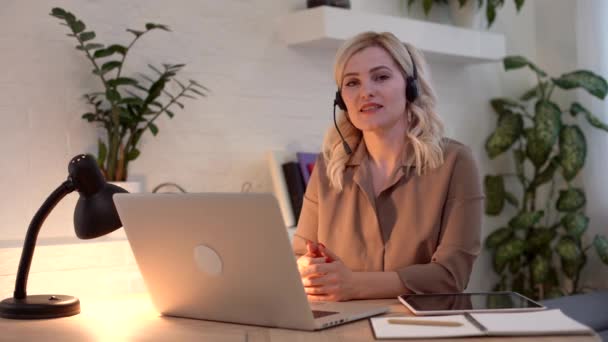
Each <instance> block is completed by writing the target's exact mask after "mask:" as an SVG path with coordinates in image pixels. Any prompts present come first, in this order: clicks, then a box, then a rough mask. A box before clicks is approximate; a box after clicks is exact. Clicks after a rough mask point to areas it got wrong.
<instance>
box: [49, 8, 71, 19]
mask: <svg viewBox="0 0 608 342" xmlns="http://www.w3.org/2000/svg"><path fill="white" fill-rule="evenodd" d="M66 14H67V12H66V11H65V10H64V9H63V8H60V7H54V8H53V9H52V10H51V15H52V16H54V17H57V18H59V19H65V15H66Z"/></svg>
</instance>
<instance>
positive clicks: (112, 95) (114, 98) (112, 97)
mask: <svg viewBox="0 0 608 342" xmlns="http://www.w3.org/2000/svg"><path fill="white" fill-rule="evenodd" d="M106 97H107V98H108V100H109V101H111V102H119V101H120V93H119V92H117V91H116V89H113V88H109V89H108V90H107V91H106Z"/></svg>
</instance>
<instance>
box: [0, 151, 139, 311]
mask: <svg viewBox="0 0 608 342" xmlns="http://www.w3.org/2000/svg"><path fill="white" fill-rule="evenodd" d="M68 173H69V175H68V179H67V180H66V181H65V182H63V183H62V184H61V185H60V186H59V187H58V188H57V189H55V191H53V193H51V195H50V196H49V197H48V198H47V199H46V201H44V203H43V204H42V206H41V207H40V209H38V212H36V215H34V217H33V218H32V222H30V226H29V228H28V229H27V235H26V236H25V242H24V243H23V251H22V252H21V261H20V262H19V270H18V271H17V280H16V282H15V292H14V294H13V297H12V298H7V299H5V300H3V301H2V302H0V317H4V318H13V319H40V318H57V317H65V316H72V315H76V314H78V313H80V301H79V300H78V298H76V297H72V296H65V295H34V296H27V295H26V292H25V288H26V285H27V276H28V273H29V272H30V265H31V264H32V257H33V256H34V248H36V239H37V238H38V232H40V227H41V226H42V223H43V222H44V220H45V219H46V217H47V216H48V215H49V213H50V212H51V210H53V208H55V205H57V203H59V201H61V199H63V197H65V196H66V195H67V194H69V193H70V192H72V191H74V190H76V191H78V193H80V198H79V199H78V203H77V204H76V209H75V210H74V229H75V230H76V235H77V236H78V237H79V238H80V239H93V238H96V237H99V236H102V235H106V234H108V233H111V232H113V231H115V230H116V229H118V228H120V227H122V223H121V222H120V218H119V217H118V213H117V212H116V208H115V207H114V202H113V201H112V195H113V194H115V193H119V192H127V191H126V190H125V189H123V188H121V187H118V186H116V185H113V184H108V183H106V181H105V179H104V177H103V175H102V174H101V171H100V170H99V167H98V166H97V163H96V161H95V160H94V159H93V158H92V157H91V156H88V155H84V154H81V155H78V156H76V157H74V158H72V160H71V161H70V164H69V165H68Z"/></svg>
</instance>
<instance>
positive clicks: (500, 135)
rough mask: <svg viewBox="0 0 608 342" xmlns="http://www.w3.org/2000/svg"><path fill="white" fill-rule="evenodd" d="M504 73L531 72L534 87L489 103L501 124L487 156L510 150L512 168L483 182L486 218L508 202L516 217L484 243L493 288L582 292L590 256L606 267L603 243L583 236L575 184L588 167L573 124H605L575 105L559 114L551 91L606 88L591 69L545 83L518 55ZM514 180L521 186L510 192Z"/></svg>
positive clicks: (602, 92) (581, 201)
mask: <svg viewBox="0 0 608 342" xmlns="http://www.w3.org/2000/svg"><path fill="white" fill-rule="evenodd" d="M504 67H505V70H507V71H509V70H514V69H519V68H523V67H528V68H529V69H530V70H532V72H534V73H535V75H536V77H537V80H538V83H537V85H536V86H535V87H534V88H532V89H530V90H528V91H526V92H525V93H524V94H523V95H522V96H521V97H520V98H519V99H512V98H494V99H492V100H491V102H490V103H491V105H492V108H493V109H494V111H495V112H496V113H497V114H498V120H497V127H496V130H495V131H494V132H493V133H492V134H491V135H490V136H489V137H488V139H487V141H486V144H485V149H486V152H487V154H488V156H489V157H490V158H491V159H494V158H496V157H497V156H500V155H503V154H505V153H508V152H511V153H512V157H513V159H514V162H515V170H514V172H505V173H500V174H494V175H486V176H485V178H484V191H485V194H486V207H485V212H486V214H487V215H499V214H500V213H501V212H502V211H503V208H504V206H505V204H509V205H510V206H512V207H513V208H514V209H515V212H516V213H515V215H514V216H513V217H512V218H511V220H510V221H509V222H508V224H507V225H506V226H504V227H501V228H499V229H497V230H495V231H494V232H493V233H491V234H490V235H489V236H488V237H487V238H486V240H485V247H486V248H487V249H489V250H490V251H491V252H492V258H493V267H494V270H495V272H496V273H497V274H498V275H500V281H499V283H498V284H496V287H495V289H496V290H507V289H508V290H514V291H517V292H520V293H524V294H527V295H528V296H530V297H533V298H537V299H543V298H552V297H557V296H561V295H566V294H573V293H578V292H581V291H582V289H583V287H582V285H581V284H580V274H581V270H582V269H583V267H584V266H585V264H586V261H587V254H588V252H589V250H590V249H594V250H595V251H596V252H597V254H598V256H599V258H600V259H601V260H602V261H603V263H605V264H608V240H607V239H606V237H605V236H602V235H596V236H595V237H594V238H593V240H592V241H590V239H589V238H588V237H587V236H586V235H585V231H586V230H587V227H588V225H589V218H588V217H587V216H586V215H585V203H586V198H585V192H584V191H583V189H581V188H579V187H577V186H576V185H575V184H573V180H574V179H575V177H576V176H577V175H578V173H579V171H580V170H581V169H582V168H583V166H584V164H585V158H586V154H587V152H586V151H587V145H586V141H585V135H584V133H583V131H582V130H581V129H580V128H579V126H578V125H577V124H576V121H577V120H581V117H582V118H584V119H586V120H587V121H588V122H589V124H591V126H593V127H596V128H598V129H601V130H604V131H608V125H606V124H605V123H603V122H601V121H600V120H599V119H598V118H597V117H596V116H594V115H593V114H592V113H591V112H589V110H587V109H586V108H585V107H583V105H581V104H580V103H578V102H573V103H572V104H571V105H570V107H568V108H560V107H559V106H558V104H556V103H555V102H554V101H553V100H552V96H553V95H554V91H555V90H570V89H575V88H581V89H584V90H586V91H587V92H588V93H589V94H591V95H593V96H595V97H597V98H599V99H604V98H605V97H606V93H607V92H608V85H607V83H606V80H605V79H604V78H602V77H601V76H598V75H596V74H594V73H593V72H591V71H588V70H576V71H573V72H569V73H565V74H562V75H561V76H559V77H556V78H554V77H550V76H549V75H547V73H546V72H544V71H543V70H541V69H540V68H538V67H537V66H536V65H535V64H533V63H532V62H530V61H528V60H527V59H525V58H524V57H521V56H509V57H506V58H505V59H504ZM506 179H507V180H509V181H508V182H506V181H505V180H506ZM513 182H515V183H519V185H520V186H521V187H518V188H519V189H518V188H516V189H507V184H512V183H513ZM543 188H544V189H543ZM541 189H543V190H548V192H546V193H548V196H546V197H547V198H540V197H539V196H538V195H539V191H540V190H541ZM518 190H519V191H518ZM556 190H559V191H556ZM543 193H544V192H543ZM556 196H557V198H556Z"/></svg>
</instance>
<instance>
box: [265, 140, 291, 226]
mask: <svg viewBox="0 0 608 342" xmlns="http://www.w3.org/2000/svg"><path fill="white" fill-rule="evenodd" d="M266 158H267V161H268V168H269V169H270V177H271V179H272V188H273V193H274V196H275V197H276V199H277V202H279V208H280V209H281V216H282V217H283V223H284V224H285V227H287V228H291V227H294V226H295V225H296V220H295V218H294V216H293V210H292V208H291V199H290V197H289V190H288V189H287V182H286V181H285V176H284V173H283V167H282V165H283V164H284V163H286V162H288V161H295V158H290V153H288V152H287V151H280V150H272V151H268V153H267V155H266Z"/></svg>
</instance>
